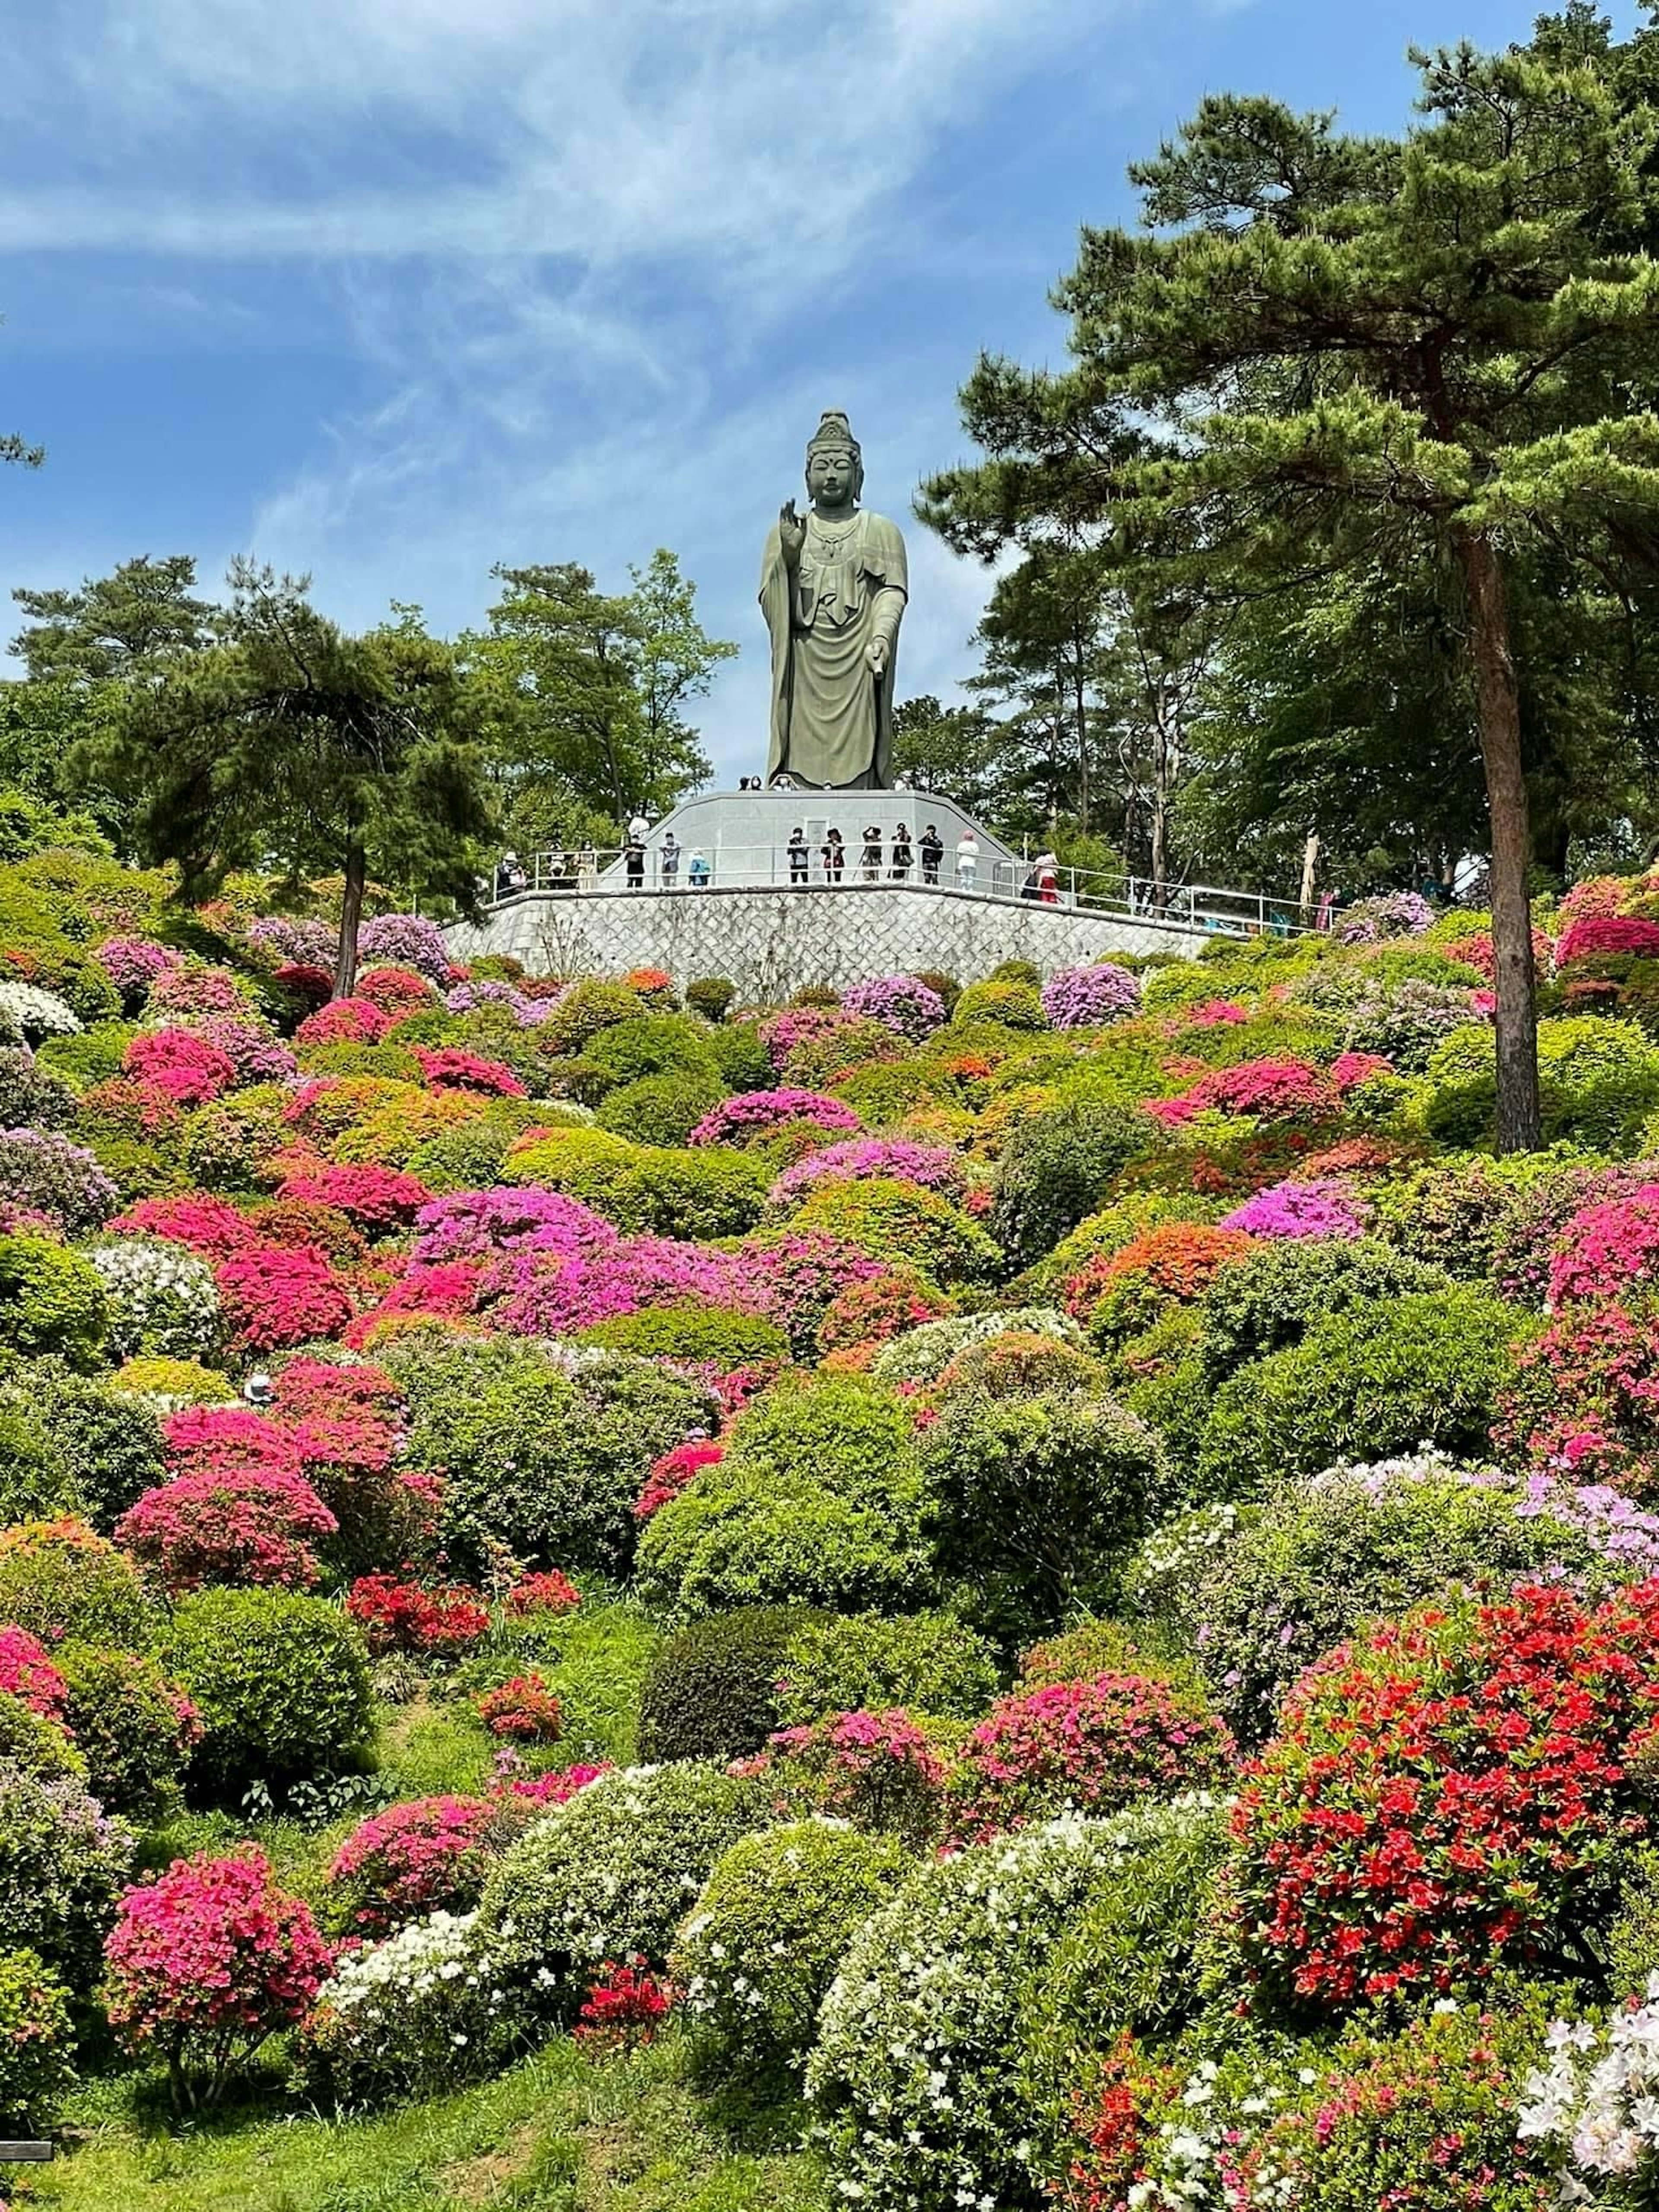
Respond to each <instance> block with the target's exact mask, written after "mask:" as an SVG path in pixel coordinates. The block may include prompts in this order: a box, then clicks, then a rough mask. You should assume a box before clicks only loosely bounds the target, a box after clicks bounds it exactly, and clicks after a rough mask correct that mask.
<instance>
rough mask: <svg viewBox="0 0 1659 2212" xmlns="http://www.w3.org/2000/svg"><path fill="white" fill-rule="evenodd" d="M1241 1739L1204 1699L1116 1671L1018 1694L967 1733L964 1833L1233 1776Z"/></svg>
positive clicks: (1101, 1807) (1092, 1809)
mask: <svg viewBox="0 0 1659 2212" xmlns="http://www.w3.org/2000/svg"><path fill="white" fill-rule="evenodd" d="M1233 1764H1234V1750H1233V1740H1232V1737H1231V1735H1230V1734H1229V1733H1228V1731H1227V1729H1226V1728H1225V1726H1224V1725H1223V1723H1221V1722H1220V1721H1218V1719H1217V1718H1216V1717H1215V1715H1214V1714H1213V1713H1212V1712H1211V1711H1209V1710H1208V1708H1207V1707H1206V1705H1205V1704H1204V1703H1203V1701H1202V1699H1200V1697H1198V1695H1197V1694H1196V1693H1195V1692H1191V1691H1188V1690H1185V1689H1183V1688H1182V1687H1181V1686H1178V1685H1176V1684H1175V1683H1172V1682H1169V1681H1165V1680H1160V1679H1158V1678H1157V1677H1155V1676H1152V1675H1145V1674H1117V1673H1115V1672H1111V1671H1109V1672H1107V1673H1104V1674H1090V1675H1087V1676H1085V1678H1084V1679H1083V1680H1081V1681H1075V1682H1049V1683H1045V1684H1044V1685H1042V1686H1041V1687H1040V1688H1037V1689H1034V1690H1031V1689H1022V1690H1014V1691H1012V1692H1010V1693H1009V1695H1008V1696H1007V1697H1006V1698H1004V1699H1001V1700H1000V1702H999V1703H998V1704H997V1705H994V1707H993V1708H992V1710H991V1712H990V1715H989V1717H988V1718H987V1719H985V1720H982V1721H981V1723H980V1724H979V1726H978V1727H977V1728H976V1729H975V1730H974V1732H973V1734H972V1735H970V1736H969V1739H968V1743H967V1747H966V1748H965V1750H964V1751H963V1763H962V1767H961V1771H960V1773H959V1776H958V1778H957V1792H958V1793H959V1796H960V1811H959V1814H958V1816H957V1817H958V1820H959V1822H960V1825H961V1827H962V1831H963V1834H964V1835H967V1836H969V1837H972V1838H984V1837H987V1836H992V1835H995V1834H997V1833H999V1832H1000V1831H1002V1830H1004V1829H1007V1828H1022V1827H1024V1826H1026V1824H1027V1823H1028V1822H1029V1821H1032V1820H1048V1818H1049V1817H1050V1816H1051V1815H1052V1814H1055V1813H1058V1812H1060V1811H1062V1810H1063V1809H1064V1808H1066V1807H1067V1806H1073V1807H1075V1808H1077V1809H1078V1810H1079V1811H1081V1812H1089V1813H1100V1814H1109V1813H1116V1812H1121V1811H1122V1810H1123V1809H1124V1808H1126V1807H1128V1806H1131V1805H1134V1804H1139V1803H1140V1802H1143V1801H1144V1800H1146V1799H1147V1798H1159V1797H1175V1796H1179V1795H1180V1793H1181V1792H1182V1790H1205V1789H1212V1788H1215V1787H1217V1786H1218V1785H1221V1784H1225V1781H1226V1780H1227V1778H1229V1776H1230V1775H1231V1772H1232V1770H1233Z"/></svg>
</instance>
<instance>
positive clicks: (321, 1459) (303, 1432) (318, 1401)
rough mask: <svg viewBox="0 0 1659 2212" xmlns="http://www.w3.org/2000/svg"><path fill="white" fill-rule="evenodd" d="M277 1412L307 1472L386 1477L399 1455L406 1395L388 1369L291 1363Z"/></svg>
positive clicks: (279, 1385)
mask: <svg viewBox="0 0 1659 2212" xmlns="http://www.w3.org/2000/svg"><path fill="white" fill-rule="evenodd" d="M403 1407H404V1400H403V1393H402V1391H401V1390H399V1389H398V1385H397V1384H396V1383H394V1382H393V1381H392V1377H391V1376H389V1375H388V1374H387V1373H386V1370H385V1368H383V1367H372V1366H369V1365H368V1364H364V1365H363V1366H361V1367H337V1366H336V1365H335V1364H333V1362H332V1361H331V1360H326V1359H290V1360H289V1363H288V1364H287V1365H286V1366H285V1367H284V1368H283V1370H282V1372H281V1373H280V1374H279V1375H278V1376H277V1377H276V1411H277V1413H278V1415H279V1416H280V1418H281V1419H282V1421H283V1425H284V1426H285V1428H286V1429H287V1431H288V1433H289V1436H290V1437H291V1438H292V1440H293V1443H294V1445H295V1449H296V1450H297V1451H298V1453H299V1455H300V1457H301V1461H302V1462H304V1464H305V1466H306V1467H307V1469H310V1468H313V1467H317V1466H319V1465H327V1466H335V1467H349V1468H362V1469H363V1470H365V1471H367V1472H369V1473H373V1474H380V1473H382V1472H384V1470H385V1469H386V1468H388V1467H390V1466H391V1464H392V1460H393V1459H394V1458H395V1457H396V1455H397V1452H398V1444H399V1442H400V1440H401V1437H402V1430H403Z"/></svg>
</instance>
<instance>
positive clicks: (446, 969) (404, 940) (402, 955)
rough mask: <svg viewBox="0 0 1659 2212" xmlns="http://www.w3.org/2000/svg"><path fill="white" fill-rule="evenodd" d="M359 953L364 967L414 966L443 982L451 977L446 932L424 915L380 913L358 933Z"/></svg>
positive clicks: (418, 973)
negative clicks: (445, 940) (445, 938)
mask: <svg viewBox="0 0 1659 2212" xmlns="http://www.w3.org/2000/svg"><path fill="white" fill-rule="evenodd" d="M357 957H358V958H359V959H360V960H361V961H362V963H363V964H364V965H365V967H373V966H382V967H392V966H396V967H398V968H412V969H414V970H415V971H416V975H424V976H426V977H427V978H428V981H431V982H433V983H435V984H438V985H440V986H441V985H443V984H446V983H447V982H449V981H451V980H452V976H451V966H450V958H449V947H448V946H447V945H446V944H445V943H444V933H443V932H442V930H441V929H440V928H439V927H438V925H437V923H436V922H435V921H428V920H427V918H426V916H425V915H419V914H377V915H375V916H374V919H373V921H366V922H365V923H364V924H363V926H362V929H361V931H359V933H358V936H357ZM462 973H463V974H464V973H465V970H462Z"/></svg>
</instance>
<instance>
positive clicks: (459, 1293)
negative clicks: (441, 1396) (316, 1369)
mask: <svg viewBox="0 0 1659 2212" xmlns="http://www.w3.org/2000/svg"><path fill="white" fill-rule="evenodd" d="M482 1279H483V1267H481V1265H480V1264H479V1262H478V1261H476V1260H446V1261H441V1262H440V1263H439V1264H438V1265H437V1266H435V1267H406V1268H405V1269H404V1272H403V1273H402V1274H401V1275H399V1276H398V1279H397V1281H396V1282H395V1283H393V1285H392V1288H391V1289H390V1290H389V1291H387V1292H386V1296H385V1297H383V1298H382V1299H381V1300H380V1303H379V1304H378V1305H373V1306H370V1307H368V1309H367V1310H365V1311H364V1312H362V1313H360V1314H359V1315H358V1316H357V1318H356V1320H355V1321H354V1322H350V1323H349V1326H348V1327H347V1328H346V1331H345V1334H344V1339H343V1340H344V1342H345V1343H346V1344H348V1345H349V1346H351V1348H352V1349H353V1350H354V1351H362V1349H363V1348H364V1347H365V1346H368V1345H370V1344H374V1343H378V1342H379V1341H380V1340H381V1339H382V1338H383V1337H384V1336H385V1335H386V1334H388V1333H389V1330H390V1329H391V1328H395V1327H396V1325H397V1324H398V1322H400V1321H403V1320H406V1319H408V1318H409V1317H410V1316H417V1315H427V1316H432V1317H433V1318H435V1319H437V1320H443V1321H459V1320H462V1319H464V1318H465V1316H467V1315H468V1314H471V1313H476V1312H477V1310H478V1307H479V1304H480V1303H481V1300H482V1297H483V1280H482Z"/></svg>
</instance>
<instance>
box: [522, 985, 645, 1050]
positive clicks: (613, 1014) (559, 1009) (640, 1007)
mask: <svg viewBox="0 0 1659 2212" xmlns="http://www.w3.org/2000/svg"><path fill="white" fill-rule="evenodd" d="M644 1011H645V1001H644V1000H642V999H641V996H640V994H639V993H638V992H637V991H630V990H629V987H628V986H627V984H626V983H606V982H602V981H599V979H598V978H596V977H592V976H590V977H587V978H586V979H585V980H584V981H581V982H580V983H578V984H577V985H576V986H575V987H574V989H573V990H570V991H568V992H567V993H566V994H565V995H564V997H563V998H562V999H561V1000H560V1001H559V1003H558V1005H557V1006H556V1007H555V1008H554V1010H553V1012H552V1013H551V1014H550V1016H549V1018H548V1019H547V1021H546V1022H545V1023H544V1024H543V1027H544V1030H546V1032H547V1035H548V1036H549V1038H550V1040H551V1041H552V1042H554V1043H556V1045H557V1046H558V1048H559V1049H560V1050H561V1051H562V1052H568V1053H579V1052H581V1051H583V1050H585V1049H586V1047H587V1045H588V1044H589V1043H590V1042H592V1039H593V1038H595V1037H597V1036H599V1032H600V1031H601V1030H608V1029H611V1028H614V1027H615V1025H616V1024H617V1023H618V1022H629V1021H634V1020H636V1019H637V1018H639V1016H640V1015H641V1014H642V1013H643V1012H644Z"/></svg>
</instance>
